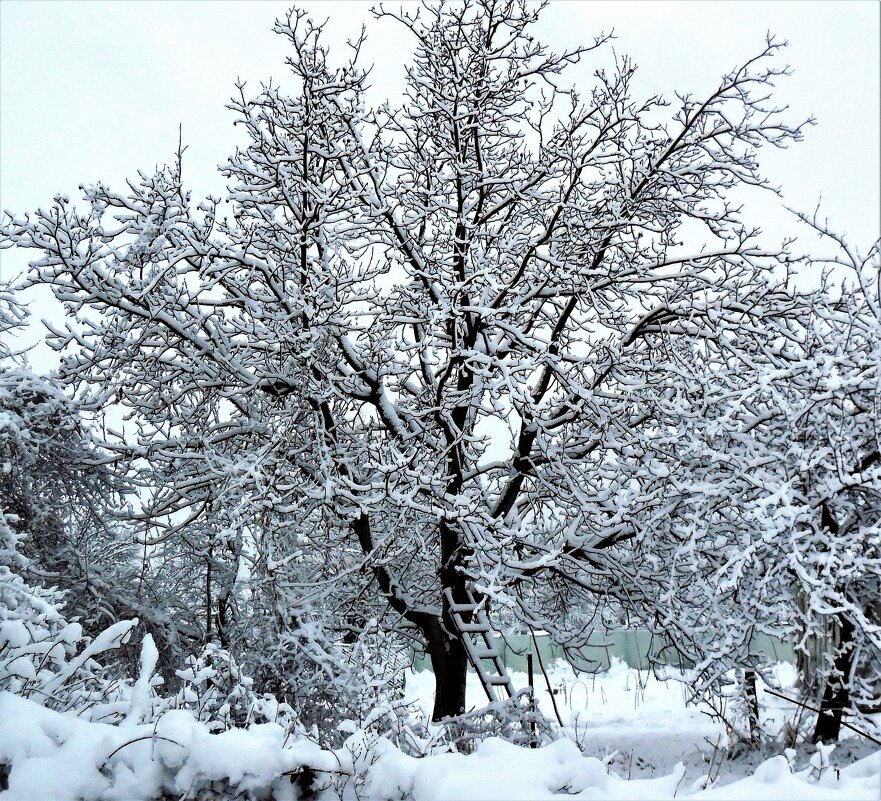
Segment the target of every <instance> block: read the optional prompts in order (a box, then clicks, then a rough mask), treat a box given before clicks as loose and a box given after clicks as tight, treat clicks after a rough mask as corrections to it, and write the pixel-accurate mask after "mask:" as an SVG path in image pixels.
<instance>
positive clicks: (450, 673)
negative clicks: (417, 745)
mask: <svg viewBox="0 0 881 801" xmlns="http://www.w3.org/2000/svg"><path fill="white" fill-rule="evenodd" d="M448 628H449V627H448ZM426 635H427V636H426V641H427V642H426V645H427V650H428V656H429V658H430V659H431V669H432V670H433V671H434V687H435V689H434V710H433V711H432V713H431V719H432V720H433V721H438V720H442V719H443V718H449V717H454V716H455V715H461V714H462V713H463V712H464V711H465V680H466V678H467V676H468V654H467V653H466V652H465V648H464V646H463V645H462V641H461V640H459V639H458V638H456V637H452V636H450V635H449V634H447V633H446V632H445V631H444V630H443V628H441V625H440V621H439V620H438V621H436V622H435V623H434V625H432V626H430V627H429V630H428V631H427V632H426Z"/></svg>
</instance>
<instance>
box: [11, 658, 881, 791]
mask: <svg viewBox="0 0 881 801" xmlns="http://www.w3.org/2000/svg"><path fill="white" fill-rule="evenodd" d="M788 672H789V673H791V668H790V667H787V666H783V665H781V666H780V668H779V669H778V680H781V682H782V683H785V680H786V678H787V675H788ZM549 675H550V679H551V685H552V687H554V688H555V689H557V691H558V692H557V694H556V696H555V697H556V698H557V700H558V706H559V707H560V711H561V714H562V716H563V718H564V723H565V724H566V725H565V732H566V734H567V737H566V738H564V739H560V740H558V741H556V742H554V743H551V744H549V745H546V746H544V747H542V748H538V749H528V748H522V747H519V746H515V745H512V744H510V743H508V742H505V741H503V740H500V739H498V738H491V739H488V740H486V741H485V742H483V743H482V744H481V745H480V746H479V747H478V748H477V750H476V751H475V752H474V753H472V754H468V755H465V754H458V753H440V754H434V755H431V756H427V757H422V758H416V757H412V756H408V755H406V754H404V753H402V752H401V751H400V750H398V749H397V748H396V747H395V746H394V745H393V744H392V743H391V742H389V741H387V740H383V739H377V738H375V737H370V736H368V735H365V734H364V733H363V732H361V731H354V732H353V733H352V734H351V736H350V737H349V739H348V740H347V741H346V743H345V745H344V746H343V747H342V748H339V749H336V750H333V751H330V750H325V749H321V748H320V747H319V746H318V745H316V744H314V743H312V742H310V741H308V740H304V739H294V738H285V732H284V731H283V729H282V728H281V726H277V725H275V724H262V725H255V726H252V727H250V728H249V729H247V730H232V731H228V732H224V733H221V734H211V733H209V731H208V729H207V728H206V727H205V725H204V724H202V723H200V722H199V721H197V720H196V719H195V718H193V716H192V715H191V714H190V713H189V712H185V711H182V710H172V711H169V712H167V713H165V714H164V715H162V716H161V717H160V718H159V720H158V722H154V723H150V724H144V723H137V724H135V723H133V722H132V721H131V720H130V721H128V722H127V725H125V726H111V725H107V724H101V723H94V722H88V721H85V720H82V719H79V718H76V717H73V716H71V715H69V714H61V713H58V712H54V711H51V710H47V709H45V708H43V707H41V706H39V705H38V704H36V703H34V702H32V701H30V700H25V699H23V698H20V697H18V696H15V695H12V694H10V693H0V763H5V764H6V765H11V766H12V770H11V773H10V774H9V789H8V790H6V791H4V792H0V799H2V801H79V799H86V801H92V800H93V799H94V800H95V801H98V799H101V800H102V801H103V800H104V799H107V801H147V799H155V798H158V797H159V796H161V795H162V793H165V794H166V797H174V798H193V797H196V796H197V792H198V791H199V789H201V788H206V789H207V788H209V787H210V786H211V783H212V782H220V783H221V784H219V785H215V788H219V787H225V788H228V789H227V792H229V797H235V798H243V799H250V798H253V799H274V800H275V801H294V800H295V799H297V798H298V797H299V796H298V792H299V791H298V788H297V787H296V785H294V784H293V783H292V782H291V777H290V773H291V772H296V771H298V770H299V769H300V768H302V767H303V766H308V767H310V768H312V769H314V770H316V771H318V772H319V782H318V784H319V787H320V788H321V789H319V793H318V796H317V797H318V799H319V801H336V799H340V798H342V799H343V801H349V800H350V799H351V801H355V799H359V801H386V800H388V801H391V800H392V799H395V801H398V800H399V799H419V801H435V800H436V801H446V800H447V799H449V800H450V801H453V800H456V801H466V800H468V799H471V800H473V801H478V799H480V800H483V801H496V800H498V799H511V800H512V801H515V800H516V799H551V798H554V799H562V798H567V799H579V798H580V799H593V800H594V801H606V799H609V800H611V799H672V798H694V799H780V801H794V800H795V799H841V800H842V801H844V800H845V799H847V800H848V801H859V799H866V800H867V801H868V800H869V799H871V800H872V801H877V800H878V799H879V798H881V751H879V750H877V749H875V750H873V748H872V747H871V745H868V746H867V745H865V744H864V743H865V741H862V740H861V739H860V738H858V737H857V736H856V735H853V736H846V737H844V738H842V742H841V744H840V745H839V746H838V748H836V749H832V750H830V749H828V748H826V749H821V750H819V751H818V750H816V749H813V748H812V747H810V746H808V747H802V748H800V749H799V751H793V750H789V751H788V752H787V754H781V753H776V754H775V753H773V752H770V751H767V752H764V753H762V754H759V755H755V754H753V755H752V756H751V757H749V758H746V759H740V760H739V761H738V760H737V759H729V760H728V761H723V764H722V766H721V769H719V770H718V775H717V770H712V771H711V772H712V774H713V777H714V779H715V781H714V783H713V784H712V785H711V786H710V787H709V788H705V787H704V785H705V784H706V775H707V773H708V770H709V769H710V763H709V760H710V758H711V756H712V752H713V750H714V745H715V744H716V743H718V742H720V741H723V740H722V732H723V728H722V726H721V724H720V723H718V722H717V721H715V720H713V719H711V718H710V717H709V716H708V715H706V714H703V713H702V712H701V710H700V709H698V708H697V707H694V706H688V705H686V704H685V701H684V695H683V693H682V689H681V684H679V683H678V682H675V681H660V680H658V679H655V678H653V677H651V676H649V675H648V674H646V673H641V672H639V671H636V670H632V669H628V668H627V667H626V666H624V665H622V664H616V665H613V667H612V668H611V669H610V670H609V671H606V672H605V673H603V674H599V675H598V676H596V677H591V676H588V677H584V676H581V677H577V676H576V675H575V674H574V673H573V672H572V671H571V669H570V668H568V667H566V666H564V665H562V664H561V663H558V664H556V665H554V666H553V667H552V669H551V671H550V674H549ZM471 678H472V681H471V682H469V686H468V701H469V704H472V703H473V704H474V706H480V705H481V703H482V699H481V695H480V693H481V690H480V686H479V684H477V682H476V680H474V679H473V677H471ZM513 679H514V681H515V684H518V685H522V684H524V683H525V676H523V675H521V674H517V673H515V674H513ZM432 680H433V679H432V676H431V674H430V673H416V674H413V673H408V675H407V690H406V694H407V696H408V697H409V698H410V699H411V700H412V701H413V702H414V703H415V704H416V705H417V706H421V707H422V708H423V709H425V710H427V709H428V707H429V706H430V703H431V693H432ZM536 683H537V684H539V683H541V684H543V683H544V679H543V677H542V676H541V674H538V676H537V677H536ZM537 697H538V699H539V703H540V705H541V708H542V710H543V711H544V712H545V713H546V714H548V715H549V716H552V715H553V709H552V707H551V704H550V694H549V693H548V692H547V689H546V688H545V689H544V691H541V690H540V689H539V690H537ZM774 700H775V699H772V698H770V697H769V696H767V695H763V696H762V705H763V710H764V712H765V718H764V723H765V726H766V727H767V728H768V729H769V730H771V731H773V729H774V727H775V726H777V727H779V726H781V725H782V724H783V722H784V721H785V720H786V719H787V718H788V717H791V716H792V714H793V713H794V711H795V708H794V707H787V706H786V704H785V702H779V703H776V704H772V703H771V702H772V701H774ZM353 728H354V727H353ZM874 734H875V735H876V736H877V732H874ZM723 744H724V741H723ZM721 753H722V752H721V751H717V754H716V757H715V759H716V762H717V763H718V762H719V760H721ZM818 767H821V768H822V770H821V771H818ZM321 772H325V773H324V774H322V773H321ZM818 773H819V775H818ZM210 797H212V798H213V797H219V798H224V797H226V796H224V795H222V794H221V795H218V796H213V795H212V796H210Z"/></svg>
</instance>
